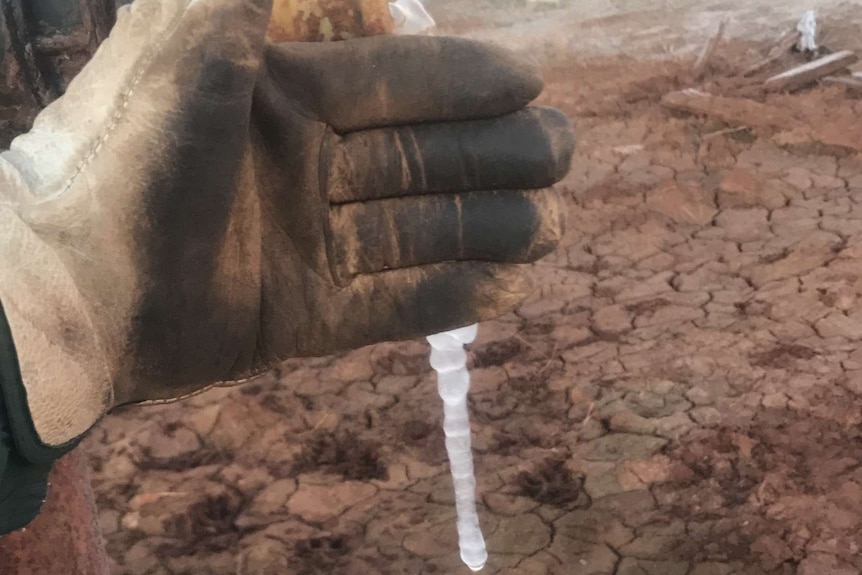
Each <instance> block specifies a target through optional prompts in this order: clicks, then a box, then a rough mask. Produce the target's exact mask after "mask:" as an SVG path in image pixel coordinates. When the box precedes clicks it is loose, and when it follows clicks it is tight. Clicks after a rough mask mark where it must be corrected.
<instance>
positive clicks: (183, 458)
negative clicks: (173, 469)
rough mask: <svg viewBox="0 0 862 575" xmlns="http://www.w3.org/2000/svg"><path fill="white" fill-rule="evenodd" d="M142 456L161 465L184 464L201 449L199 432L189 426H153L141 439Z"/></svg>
mask: <svg viewBox="0 0 862 575" xmlns="http://www.w3.org/2000/svg"><path fill="white" fill-rule="evenodd" d="M139 445H140V447H141V449H142V451H143V456H142V458H143V459H145V460H148V461H151V462H154V463H156V464H157V465H159V466H172V465H174V464H178V465H183V464H184V463H185V462H187V461H188V460H190V459H192V458H193V456H194V455H195V454H196V453H197V452H198V451H200V449H201V442H200V439H198V436H197V434H196V433H195V432H194V431H192V430H191V429H189V428H187V427H177V428H171V427H167V426H165V427H162V426H157V427H154V428H152V429H151V430H150V431H149V432H148V433H147V434H145V435H144V436H143V437H141V439H140V444H139Z"/></svg>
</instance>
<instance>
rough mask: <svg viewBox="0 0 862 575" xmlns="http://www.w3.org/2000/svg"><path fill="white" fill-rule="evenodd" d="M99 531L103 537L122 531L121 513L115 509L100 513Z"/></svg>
mask: <svg viewBox="0 0 862 575" xmlns="http://www.w3.org/2000/svg"><path fill="white" fill-rule="evenodd" d="M99 530H100V531H101V532H102V535H113V534H114V533H116V532H117V531H119V530H120V512H119V511H115V510H113V509H102V510H101V511H99Z"/></svg>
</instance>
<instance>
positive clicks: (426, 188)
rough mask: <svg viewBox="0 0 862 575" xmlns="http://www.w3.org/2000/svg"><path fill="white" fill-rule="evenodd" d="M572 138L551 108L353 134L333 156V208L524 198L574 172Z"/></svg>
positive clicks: (330, 186)
mask: <svg viewBox="0 0 862 575" xmlns="http://www.w3.org/2000/svg"><path fill="white" fill-rule="evenodd" d="M574 148H575V138H574V134H573V133H572V126H571V123H570V122H569V120H568V118H566V116H565V115H564V114H563V113H562V112H560V111H559V110H555V109H552V108H540V107H536V108H527V109H526V110H521V111H520V112H515V113H514V114H511V115H508V116H504V117H502V118H496V119H492V120H477V121H472V122H458V123H446V124H423V125H418V126H412V127H403V128H387V129H383V130H369V131H363V132H354V133H352V134H349V135H347V136H345V137H344V138H343V139H342V140H341V141H340V142H339V143H338V144H336V145H335V146H333V148H332V152H331V154H332V157H331V160H330V168H329V179H328V182H327V188H328V191H329V200H330V201H331V202H332V203H336V204H338V203H346V202H353V201H362V200H371V199H382V198H392V197H398V196H402V195H414V194H429V193H447V192H472V191H478V190H525V189H540V188H546V187H549V186H552V185H554V184H555V183H557V182H558V181H560V180H561V179H562V178H563V177H564V176H565V175H566V174H567V173H568V171H569V168H570V166H571V160H572V154H573V152H574Z"/></svg>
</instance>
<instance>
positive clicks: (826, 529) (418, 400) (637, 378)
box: [89, 45, 862, 575]
mask: <svg viewBox="0 0 862 575" xmlns="http://www.w3.org/2000/svg"><path fill="white" fill-rule="evenodd" d="M731 48H732V47H731ZM731 48H729V49H731ZM739 49H740V50H742V51H743V52H745V53H748V52H747V51H748V50H749V49H750V46H749V45H745V46H742V47H739ZM730 53H732V52H730ZM725 57H727V56H726V55H725ZM689 65H690V64H679V63H676V64H675V63H656V62H644V61H634V60H631V59H625V58H616V59H604V60H602V61H593V62H590V63H576V62H564V61H563V62H558V63H557V64H556V65H555V66H553V67H550V68H549V69H548V74H547V76H548V89H547V92H546V94H545V96H544V97H543V100H542V102H543V103H545V104H550V105H554V106H559V107H561V108H563V109H564V110H565V111H566V112H568V113H569V114H570V115H571V117H572V118H573V120H574V122H575V125H576V129H577V132H578V135H579V139H580V142H581V143H580V147H579V150H578V153H577V156H576V158H575V162H574V166H573V170H572V172H571V174H570V176H569V177H568V178H567V179H566V181H565V182H564V183H563V184H562V185H561V186H560V188H559V189H560V192H561V193H562V194H563V195H564V197H565V199H566V201H567V202H568V205H569V208H570V224H569V231H568V233H567V235H566V238H565V241H564V245H563V247H562V248H561V249H560V250H559V251H558V252H557V253H556V254H554V255H553V256H551V257H549V258H548V259H547V260H546V261H544V262H542V263H540V264H539V265H537V266H536V268H535V273H536V277H537V279H538V283H539V286H540V289H539V291H538V292H537V294H536V295H535V297H534V298H532V299H531V300H530V301H529V302H527V304H526V305H524V306H523V307H522V308H521V309H520V310H519V311H518V313H517V314H513V315H512V316H509V317H506V318H503V319H501V320H499V321H496V322H489V323H488V324H485V325H483V326H482V329H481V335H480V340H479V341H478V342H477V343H476V344H475V345H474V346H473V347H472V352H471V355H472V358H471V361H472V364H473V367H474V371H473V373H474V382H475V384H474V390H473V394H472V396H471V400H470V401H471V409H472V412H473V416H474V437H475V448H476V468H477V475H478V482H479V490H480V493H481V500H482V505H481V510H480V514H481V516H482V521H483V525H484V527H485V530H486V533H487V535H488V544H489V549H490V552H491V561H490V563H489V566H488V568H487V570H486V571H485V573H487V574H489V575H491V574H497V573H500V574H502V573H512V574H519V575H521V574H523V575H568V574H578V575H605V574H607V575H611V574H614V575H779V574H780V575H793V574H797V575H854V574H858V573H862V558H860V555H859V550H860V546H862V533H860V528H859V525H860V524H862V467H860V461H862V432H860V429H862V428H860V424H862V403H860V398H859V395H860V393H862V371H860V370H862V347H860V340H862V205H860V201H862V155H860V154H859V151H858V149H856V148H854V147H853V145H838V144H835V143H834V142H840V140H841V137H843V136H842V134H843V132H842V130H844V131H853V130H859V129H860V126H862V100H858V99H854V98H853V97H852V96H850V95H847V94H845V93H844V92H842V91H840V90H837V89H815V90H812V91H807V92H805V93H801V94H797V95H792V96H776V97H773V98H771V99H769V100H767V101H766V102H767V103H768V104H770V105H775V106H777V107H780V108H781V109H782V110H786V111H790V113H792V114H794V117H795V118H797V119H799V121H800V122H802V123H803V124H804V125H805V126H807V127H808V128H810V129H811V130H821V131H822V130H824V129H826V130H837V131H838V133H836V134H835V137H834V139H833V143H832V144H829V145H827V144H824V143H823V142H821V141H815V140H812V139H811V138H810V134H811V133H812V132H811V131H805V130H803V131H798V130H797V131H794V132H793V133H788V132H787V131H785V130H782V129H780V128H775V127H766V128H764V127H757V128H749V127H747V126H739V125H729V124H727V123H724V122H721V121H717V120H715V119H711V118H708V117H695V116H692V115H688V114H682V113H678V112H671V111H669V110H667V109H666V108H663V107H662V105H661V103H660V102H661V98H662V97H663V95H664V94H665V93H667V92H668V91H671V90H675V89H679V88H684V87H687V86H688V85H689V84H688V83H689V82H690V81H691V78H690V74H689V73H688V72H687V71H686V70H687V69H688V68H687V66H689ZM711 74H713V76H712V77H711V79H710V78H708V79H707V82H709V81H712V82H714V83H716V84H718V83H720V82H721V81H722V80H721V79H722V78H723V77H726V69H725V68H722V64H721V60H719V61H718V65H717V66H716V68H715V69H713V71H712V72H711ZM818 133H820V132H818ZM856 206H860V207H859V208H857V207H856ZM427 359H428V350H427V349H426V347H425V346H424V345H423V344H422V343H420V342H412V343H404V344H387V345H381V346H376V347H373V348H368V349H364V350H360V351H357V352H354V353H350V354H346V355H344V356H342V357H338V358H326V359H321V360H315V361H310V362H294V363H289V364H287V365H285V366H284V368H283V369H282V370H281V371H280V373H278V374H273V375H272V376H271V377H269V378H267V379H265V380H262V381H259V382H257V383H254V384H252V385H250V386H247V387H244V388H240V389H235V390H217V391H214V392H211V393H209V394H206V395H203V396H200V397H197V398H193V399H192V400H190V401H187V402H184V403H182V404H178V405H171V406H163V407H157V408H148V409H146V410H141V409H137V410H125V411H124V412H123V413H118V414H116V415H114V416H112V417H111V418H109V419H108V420H107V421H106V422H105V423H104V424H103V425H102V426H101V427H100V429H99V430H98V431H97V433H96V434H94V436H93V438H92V440H91V441H90V442H89V448H90V450H91V452H92V454H93V461H94V464H95V466H96V489H97V492H98V495H99V504H100V505H101V509H102V524H103V528H104V531H105V534H106V536H107V538H108V543H109V549H110V552H111V554H112V557H113V558H114V560H115V563H116V564H115V573H116V574H117V575H120V574H134V575H155V574H159V575H168V574H170V575H186V574H195V575H198V574H210V573H211V574H214V575H215V574H225V575H227V574H230V575H235V574H244V575H266V574H279V575H280V574H285V573H298V574H305V573H308V574H318V573H320V574H323V573H326V574H330V573H331V574H333V575H357V574H358V575H365V574H368V575H374V574H380V575H398V574H404V575H408V574H409V575H416V574H437V575H439V574H446V573H452V574H454V573H466V572H467V571H466V570H465V568H463V567H462V566H461V565H460V563H459V559H458V554H457V545H456V539H455V526H454V522H453V515H454V510H453V505H452V494H451V482H450V479H449V477H448V470H447V467H446V465H445V451H444V445H443V441H442V431H441V429H440V420H441V409H440V405H439V400H438V399H437V397H436V389H435V385H434V378H433V374H432V373H431V372H430V369H429V367H428V363H427Z"/></svg>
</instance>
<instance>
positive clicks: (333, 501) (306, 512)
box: [287, 481, 377, 523]
mask: <svg viewBox="0 0 862 575" xmlns="http://www.w3.org/2000/svg"><path fill="white" fill-rule="evenodd" d="M376 492H377V488H376V487H374V486H373V485H371V484H368V483H360V482H359V481H345V482H343V483H338V484H336V485H308V484H301V485H300V486H299V489H297V491H296V492H295V493H294V494H293V496H292V497H290V499H289V500H288V502H287V508H288V510H289V511H290V512H291V513H294V514H296V515H299V516H300V517H301V518H302V519H303V520H305V521H309V522H312V523H322V522H324V521H327V520H328V519H332V518H334V517H337V516H339V515H341V514H342V513H344V512H345V511H346V510H348V509H350V508H351V507H353V506H354V505H356V504H357V503H359V502H360V501H363V500H365V499H368V498H369V497H373V496H374V494H375V493H376Z"/></svg>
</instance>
